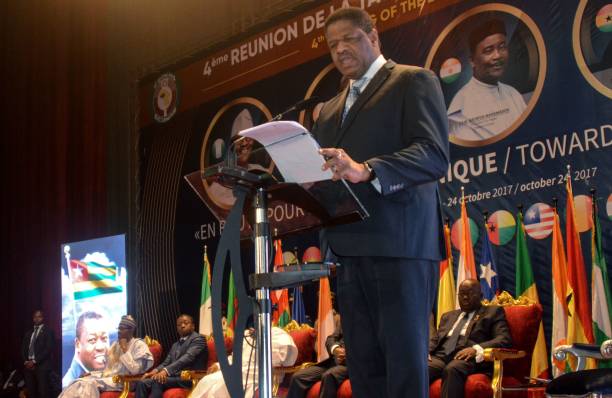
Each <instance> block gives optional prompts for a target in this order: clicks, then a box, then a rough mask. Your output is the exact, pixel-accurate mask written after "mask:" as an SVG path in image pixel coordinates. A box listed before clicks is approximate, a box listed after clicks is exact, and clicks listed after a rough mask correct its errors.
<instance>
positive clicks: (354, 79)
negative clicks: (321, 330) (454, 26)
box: [313, 8, 448, 398]
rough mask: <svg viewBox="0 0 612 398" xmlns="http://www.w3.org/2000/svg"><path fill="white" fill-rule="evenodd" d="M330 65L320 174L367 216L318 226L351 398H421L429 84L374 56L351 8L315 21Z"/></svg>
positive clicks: (436, 157)
mask: <svg viewBox="0 0 612 398" xmlns="http://www.w3.org/2000/svg"><path fill="white" fill-rule="evenodd" d="M325 37H326V39H327V44H328V46H329V49H330V52H331V57H332V60H333V62H334V64H335V66H336V68H338V70H339V71H340V73H341V74H342V75H343V77H345V78H348V79H350V84H349V85H348V87H347V88H346V89H345V90H344V91H342V92H341V93H340V94H338V95H337V96H336V97H334V98H332V99H331V100H330V101H328V102H327V103H326V104H325V105H324V106H323V109H322V110H321V113H320V116H319V118H318V120H317V123H316V124H315V126H314V127H313V134H314V136H315V137H316V138H317V140H318V141H319V143H320V144H321V147H322V148H323V149H322V150H321V153H322V154H323V155H324V156H325V158H326V159H327V160H326V163H325V164H324V165H323V168H324V169H330V170H332V172H333V173H334V179H340V178H343V179H345V180H347V181H350V182H351V183H352V184H351V188H352V189H353V190H354V191H355V193H356V195H357V196H358V197H359V199H360V200H361V202H362V203H363V205H364V207H365V208H366V209H367V210H368V212H369V213H370V217H369V218H367V219H365V220H363V221H360V222H358V223H353V224H347V225H341V226H336V227H330V228H327V229H326V230H324V231H323V232H322V245H323V246H325V245H327V248H328V250H331V253H333V254H334V255H336V256H337V257H338V260H339V262H340V264H341V266H340V267H339V268H338V275H337V278H338V280H337V283H338V296H339V304H340V313H342V328H343V330H344V337H345V343H346V351H347V353H348V355H347V363H348V368H349V374H350V379H351V386H352V390H353V397H355V398H376V397H390V398H400V397H401V398H403V397H416V398H420V397H427V396H428V388H429V383H428V373H427V353H428V346H427V344H428V334H429V314H430V313H431V308H432V303H433V300H434V295H435V290H436V289H435V286H436V281H437V279H438V267H437V265H438V263H439V261H440V259H441V258H442V253H443V252H444V247H443V242H442V232H441V231H442V215H441V209H440V202H439V198H438V186H437V180H438V179H439V178H440V177H442V176H443V175H444V174H445V173H446V170H447V167H448V126H447V119H446V108H445V104H444V100H443V96H442V92H441V89H440V85H439V82H438V79H437V78H436V77H435V75H434V74H433V73H432V72H430V71H427V70H425V69H422V68H419V67H415V66H407V65H398V64H396V63H395V62H393V61H391V60H385V58H384V57H383V56H382V55H381V51H380V42H379V39H378V33H377V31H376V29H375V28H374V25H373V22H372V20H371V18H370V17H369V15H368V14H367V13H366V12H365V11H363V10H361V9H359V8H342V9H339V10H337V11H336V12H334V13H333V14H331V15H330V16H329V17H328V18H327V20H326V22H325Z"/></svg>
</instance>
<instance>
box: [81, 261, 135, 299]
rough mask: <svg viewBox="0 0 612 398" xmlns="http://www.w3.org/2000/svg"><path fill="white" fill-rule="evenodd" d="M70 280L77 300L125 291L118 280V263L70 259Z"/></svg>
mask: <svg viewBox="0 0 612 398" xmlns="http://www.w3.org/2000/svg"><path fill="white" fill-rule="evenodd" d="M70 280H71V281H72V289H73V291H74V299H75V300H80V299H84V298H91V297H95V296H99V295H101V294H107V293H119V292H122V291H123V287H122V286H121V285H120V284H119V283H118V282H117V265H115V264H114V263H111V264H109V265H102V264H100V263H96V262H93V261H88V262H85V261H79V260H70Z"/></svg>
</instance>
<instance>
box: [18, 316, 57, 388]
mask: <svg viewBox="0 0 612 398" xmlns="http://www.w3.org/2000/svg"><path fill="white" fill-rule="evenodd" d="M32 321H33V322H34V326H33V328H32V329H31V330H28V331H27V333H26V334H25V336H24V338H23V343H22V345H21V357H22V358H23V365H24V368H25V369H24V377H25V382H26V388H27V389H28V397H34V398H36V397H41V398H42V397H50V396H51V393H50V389H49V373H50V372H51V352H52V350H53V345H54V343H55V336H54V335H53V331H52V330H51V329H49V328H48V327H47V326H46V325H45V324H44V323H43V322H44V315H43V312H42V311H41V310H36V311H34V313H33V314H32Z"/></svg>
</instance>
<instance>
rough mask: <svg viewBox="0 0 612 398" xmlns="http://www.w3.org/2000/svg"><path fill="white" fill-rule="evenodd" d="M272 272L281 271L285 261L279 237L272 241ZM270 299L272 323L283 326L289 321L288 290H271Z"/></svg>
mask: <svg viewBox="0 0 612 398" xmlns="http://www.w3.org/2000/svg"><path fill="white" fill-rule="evenodd" d="M274 249H275V250H276V253H274V272H283V265H284V263H285V261H284V256H283V245H282V243H281V240H280V239H276V240H275V241H274ZM270 299H271V302H272V306H273V308H274V310H273V311H272V324H273V325H276V326H278V327H281V328H282V327H283V326H285V325H287V324H288V323H289V322H291V314H290V313H289V290H288V289H280V290H273V291H272V292H271V293H270Z"/></svg>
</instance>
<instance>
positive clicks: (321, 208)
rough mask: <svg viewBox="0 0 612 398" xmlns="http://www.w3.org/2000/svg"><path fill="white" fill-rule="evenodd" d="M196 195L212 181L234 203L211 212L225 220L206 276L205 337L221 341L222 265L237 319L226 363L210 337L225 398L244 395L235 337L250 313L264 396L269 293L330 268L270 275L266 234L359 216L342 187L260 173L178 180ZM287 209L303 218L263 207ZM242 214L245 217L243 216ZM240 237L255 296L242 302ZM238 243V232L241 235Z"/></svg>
mask: <svg viewBox="0 0 612 398" xmlns="http://www.w3.org/2000/svg"><path fill="white" fill-rule="evenodd" d="M185 178H186V179H187V181H188V182H189V184H190V185H191V186H192V188H193V189H194V190H195V191H196V193H197V194H198V195H199V196H200V197H201V198H202V200H203V201H204V202H205V203H207V202H206V200H205V197H204V196H205V195H206V193H205V191H204V190H203V186H204V184H206V183H212V182H214V183H216V184H220V185H222V186H223V187H226V188H229V189H231V190H232V192H233V195H234V197H235V203H234V205H233V207H232V208H231V210H230V211H229V214H227V215H225V214H218V213H216V212H215V211H214V209H213V208H211V211H213V213H214V214H215V216H217V217H218V218H222V219H224V221H225V226H224V229H223V234H222V235H221V238H220V241H219V245H218V247H217V253H216V255H215V261H214V268H213V277H212V316H213V334H214V336H222V335H223V330H222V325H221V317H222V314H221V292H222V288H223V286H222V285H223V275H224V270H225V267H226V266H227V265H228V263H229V266H230V267H231V270H232V272H233V275H234V280H235V283H236V293H237V297H238V306H239V311H238V320H237V322H236V327H235V330H234V332H235V336H236V337H235V338H234V345H233V350H232V352H233V354H232V355H233V361H232V363H231V364H230V363H229V361H228V356H227V354H226V351H225V347H224V341H223V339H222V338H216V339H215V350H216V352H217V356H218V359H219V364H220V366H221V371H222V372H223V378H224V379H225V383H226V385H227V389H228V391H229V393H230V396H231V397H232V398H242V397H244V388H243V383H242V336H243V335H244V330H245V327H246V323H247V321H248V318H249V315H250V312H248V311H244V309H245V308H251V306H252V308H253V316H254V320H255V329H256V334H257V338H256V344H257V349H256V352H257V367H258V388H259V397H261V398H272V355H271V348H272V346H271V323H270V321H271V319H270V316H271V303H270V290H274V289H283V288H286V287H291V286H298V285H301V284H305V283H308V282H311V281H315V280H318V279H319V278H321V277H325V276H327V275H329V266H330V264H326V263H317V264H304V265H298V266H292V267H287V269H286V271H285V272H279V273H273V272H270V271H271V255H270V252H271V237H270V231H271V230H272V228H274V229H277V230H278V231H279V232H280V234H281V235H287V234H290V233H294V232H298V231H304V230H308V229H314V228H318V227H321V226H330V225H336V224H344V223H349V222H355V221H359V220H362V219H363V218H365V217H367V216H368V213H367V211H366V210H365V209H364V207H363V206H362V205H361V203H360V202H359V200H358V199H357V197H356V196H355V195H354V193H353V192H352V190H351V189H350V187H349V185H348V184H347V183H346V182H345V181H331V180H325V181H318V182H314V183H307V184H294V183H285V182H279V181H277V180H276V179H275V178H274V177H273V176H271V175H270V174H267V173H257V172H253V171H249V170H247V169H244V168H240V167H230V166H227V165H216V166H212V167H209V168H207V169H205V170H203V171H201V172H195V173H191V174H189V175H187V176H186V177H185ZM271 203H272V204H277V203H290V204H293V205H296V206H299V207H300V208H301V209H302V210H303V212H304V214H303V217H300V218H299V220H297V221H296V220H293V221H292V222H291V223H289V224H282V223H277V222H276V221H275V220H269V219H268V204H271ZM243 213H244V215H245V217H244V218H243ZM243 220H247V221H246V223H247V224H248V225H246V226H244V225H243V231H245V230H246V231H250V232H251V237H250V238H252V240H253V243H254V248H255V270H254V272H253V273H252V274H250V275H249V288H250V290H253V291H254V292H255V296H254V298H252V297H249V295H248V294H247V291H246V289H245V286H246V285H245V283H244V276H243V272H242V264H241V258H240V241H241V224H242V223H243V222H244V221H243ZM242 237H243V238H244V234H243V235H242Z"/></svg>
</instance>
